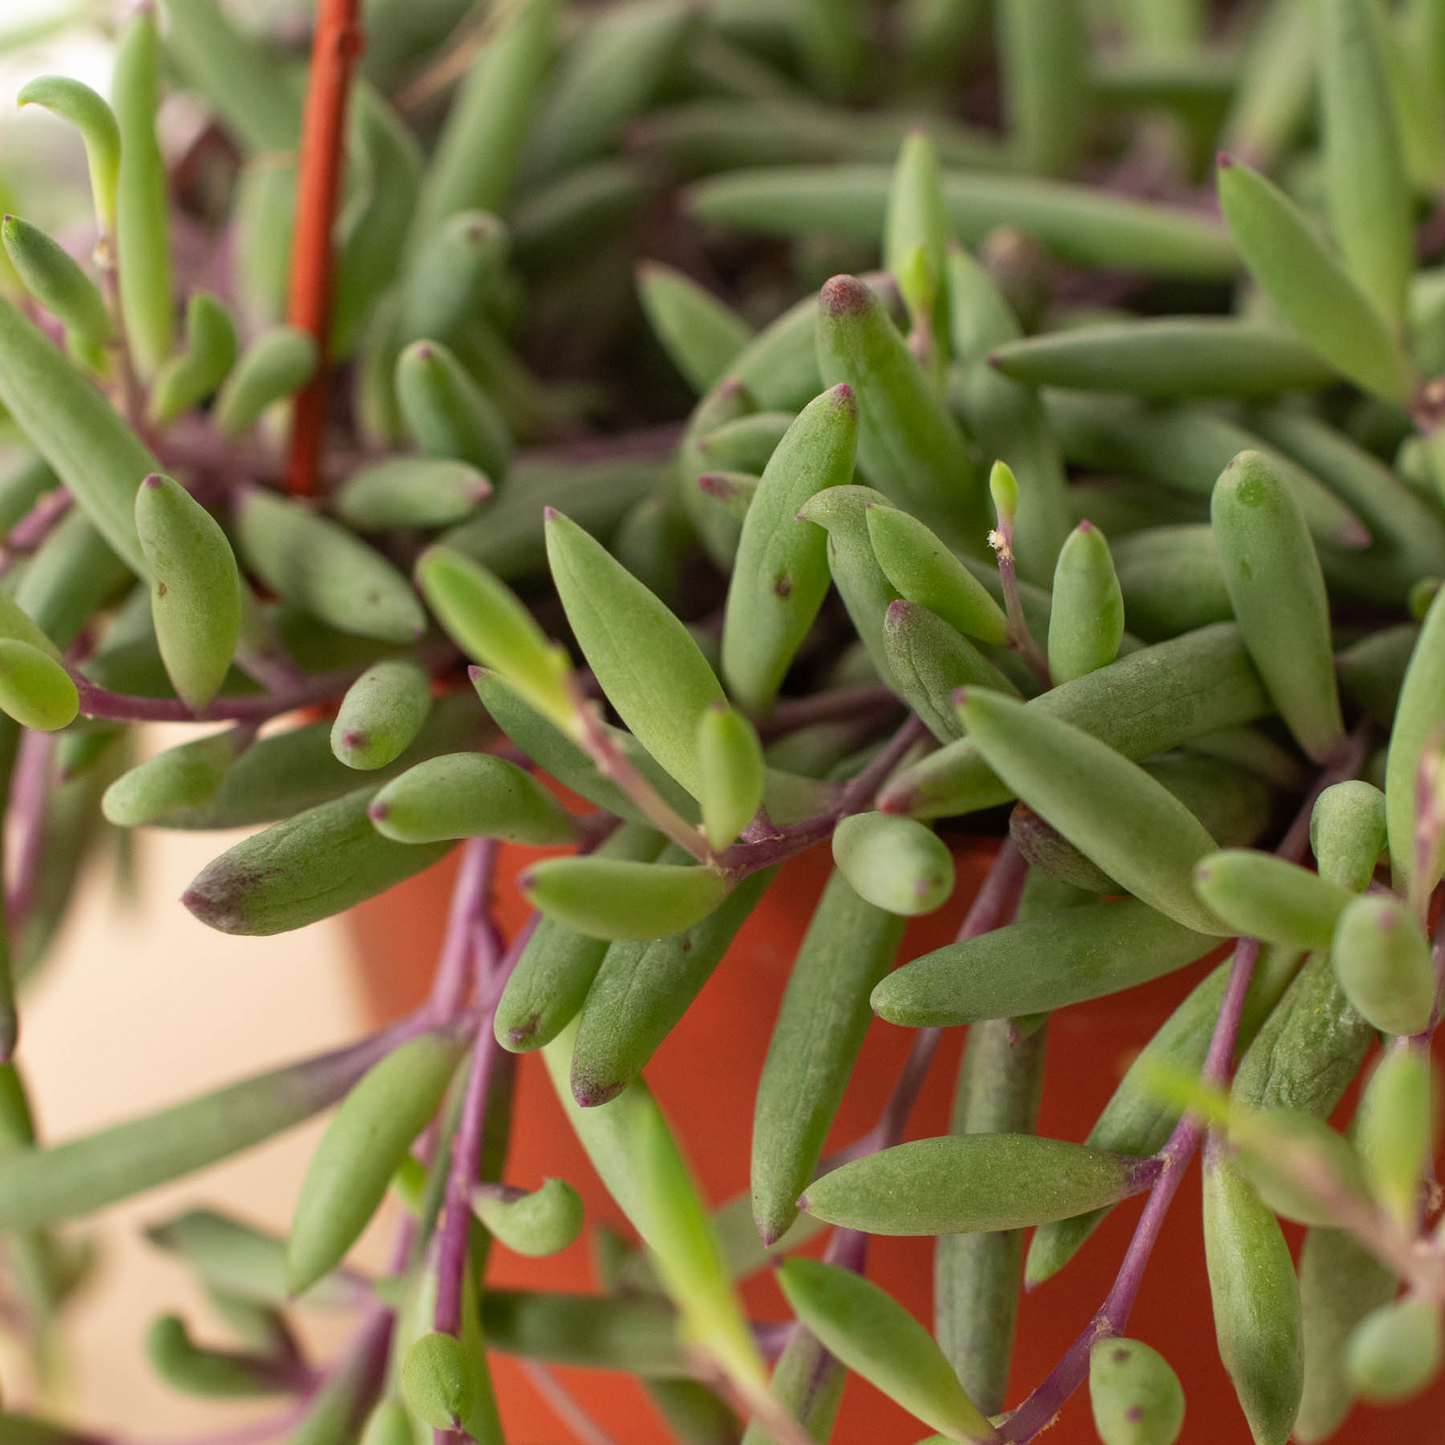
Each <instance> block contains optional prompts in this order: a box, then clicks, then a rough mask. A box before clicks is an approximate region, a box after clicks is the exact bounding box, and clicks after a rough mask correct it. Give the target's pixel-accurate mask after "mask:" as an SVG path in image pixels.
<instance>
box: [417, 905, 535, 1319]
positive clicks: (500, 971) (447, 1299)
mask: <svg viewBox="0 0 1445 1445" xmlns="http://www.w3.org/2000/svg"><path fill="white" fill-rule="evenodd" d="M537 921H538V915H537V914H535V913H534V914H533V915H532V917H531V918H529V919H528V920H527V922H526V923H525V924H524V925H523V927H522V930H521V932H520V933H518V934H517V936H516V938H515V939H514V940H513V941H512V946H511V947H510V948H509V949H508V950H507V952H506V954H505V955H504V956H503V958H502V959H501V960H500V962H496V963H494V964H493V965H492V967H491V968H490V969H489V970H488V973H489V975H490V977H488V978H486V979H484V980H483V987H484V988H485V989H486V990H487V992H488V994H489V998H488V1000H487V1002H486V1005H485V1007H484V1009H483V1012H482V1016H481V1018H480V1020H479V1021H478V1023H477V1041H476V1047H475V1049H474V1051H473V1054H472V1071H471V1073H470V1074H469V1075H468V1077H467V1092H466V1096H465V1097H464V1099H463V1100H462V1114H461V1121H460V1122H459V1124H458V1125H457V1135H456V1144H455V1147H454V1149H453V1151H452V1173H451V1179H450V1180H449V1181H448V1183H447V1198H446V1212H445V1214H444V1216H443V1219H442V1228H441V1236H440V1239H439V1241H438V1244H437V1302H436V1314H435V1316H434V1327H435V1328H436V1329H437V1330H440V1331H443V1332H445V1333H446V1334H452V1335H455V1334H459V1333H460V1331H461V1325H462V1278H463V1275H464V1273H465V1271H466V1266H467V1239H468V1235H469V1234H470V1231H471V1218H472V1206H471V1190H472V1184H473V1182H474V1181H475V1179H476V1174H477V1161H478V1160H479V1159H480V1158H481V1152H482V1132H483V1129H484V1128H485V1125H486V1120H487V1095H488V1093H489V1091H490V1088H491V1082H492V1073H493V1069H494V1067H495V1064H496V1057H497V1048H498V1045H497V1040H496V1037H495V1035H494V1034H493V1032H492V1018H493V1016H494V1015H495V1013H496V1009H497V998H498V997H499V996H500V993H501V989H502V985H503V984H505V983H506V981H507V979H508V978H509V977H510V976H511V973H512V970H513V969H514V968H515V967H516V966H517V960H518V959H519V958H520V957H521V956H522V950H523V949H524V948H526V946H527V943H528V941H529V940H530V939H531V937H532V933H533V931H534V930H535V929H536V926H537ZM484 936H485V937H487V938H488V939H490V936H491V934H490V930H487V931H486V932H485V935H484Z"/></svg>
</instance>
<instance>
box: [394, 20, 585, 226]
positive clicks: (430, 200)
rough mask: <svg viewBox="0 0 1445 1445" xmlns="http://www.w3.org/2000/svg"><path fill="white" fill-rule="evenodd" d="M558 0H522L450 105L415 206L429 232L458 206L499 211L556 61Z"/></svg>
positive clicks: (418, 223) (418, 219) (484, 49)
mask: <svg viewBox="0 0 1445 1445" xmlns="http://www.w3.org/2000/svg"><path fill="white" fill-rule="evenodd" d="M556 20H557V0H524V3H523V4H521V5H519V6H517V7H516V8H515V9H514V10H511V11H509V12H508V13H507V15H506V17H505V18H504V19H501V23H500V25H499V27H498V29H497V31H496V32H495V33H494V34H493V35H492V36H491V38H490V39H489V40H488V42H487V43H486V44H485V45H484V46H483V47H482V49H481V50H480V52H479V53H478V55H477V58H476V60H475V61H474V62H473V63H472V66H471V69H470V70H469V71H468V72H467V74H466V76H465V78H464V79H463V80H462V83H461V85H460V86H459V87H458V91H457V94H456V97H455V98H454V99H453V101H452V103H451V106H450V108H449V109H448V111H447V117H446V121H445V123H444V124H443V126H442V130H441V134H440V136H439V137H438V139H437V145H436V149H435V151H434V152H433V156H432V161H431V164H430V166H429V167H428V169H427V174H426V178H425V181H424V183H423V187H422V194H421V200H420V202H419V204H418V207H417V216H416V227H415V234H416V235H417V236H423V237H424V236H427V235H429V234H430V233H431V232H432V231H433V230H435V229H436V227H437V226H438V225H440V224H441V222H443V221H444V220H446V219H447V217H448V216H452V215H455V214H456V213H457V212H458V211H466V210H481V211H497V210H500V209H501V207H502V204H503V202H504V201H506V200H507V198H508V194H509V192H510V191H511V187H512V180H513V177H514V175H515V174H516V169H517V162H518V158H519V157H520V155H521V150H522V146H523V145H524V144H525V142H526V139H527V134H528V131H529V129H530V127H531V122H532V116H533V114H534V112H535V109H536V105H537V102H538V100H539V99H540V97H541V94H542V77H543V74H544V73H545V71H546V69H547V67H548V65H549V64H550V63H551V60H552V51H553V45H554V41H555V35H554V32H555V28H556Z"/></svg>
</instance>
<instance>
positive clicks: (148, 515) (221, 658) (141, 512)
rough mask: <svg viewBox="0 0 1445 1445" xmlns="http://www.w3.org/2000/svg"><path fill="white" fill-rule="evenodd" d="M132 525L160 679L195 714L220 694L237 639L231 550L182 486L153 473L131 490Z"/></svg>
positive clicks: (236, 578) (236, 582)
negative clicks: (145, 579) (162, 669)
mask: <svg viewBox="0 0 1445 1445" xmlns="http://www.w3.org/2000/svg"><path fill="white" fill-rule="evenodd" d="M272 505H279V504H276V503H273V504H272ZM135 525H136V533H137V535H138V536H139V537H140V544H141V547H142V548H143V549H144V551H145V555H146V560H147V562H149V563H150V576H151V579H152V580H151V617H152V619H153V620H154V622H155V630H156V642H157V644H158V645H159V647H160V653H161V658H162V660H163V661H164V662H165V665H166V673H167V675H168V676H169V677H170V680H171V682H172V683H173V684H174V686H175V689H176V693H177V695H178V696H179V697H180V698H181V700H182V701H183V702H185V704H186V705H187V706H188V707H190V708H202V707H204V706H205V705H206V704H207V703H208V702H210V701H211V699H212V698H213V697H215V695H216V693H217V692H218V691H219V690H220V687H221V683H222V681H223V680H224V679H225V676H226V673H227V672H228V671H229V670H230V666H231V659H232V657H233V656H234V654H235V651H236V643H237V641H238V640H239V638H240V635H241V578H240V574H239V572H238V571H237V570H236V558H235V556H234V554H233V553H232V551H231V544H230V543H229V542H228V541H227V540H226V534H225V533H224V532H223V531H222V530H221V528H220V524H219V523H218V522H217V521H216V519H215V518H214V517H212V516H211V514H210V513H209V512H208V511H206V509H205V508H204V507H203V506H201V504H200V503H199V502H197V501H196V500H195V499H194V498H193V497H192V496H191V495H190V493H189V492H187V491H186V490H185V488H184V487H182V486H180V485H179V484H178V483H176V482H173V481H172V480H171V479H170V478H169V477H163V476H159V475H157V474H152V475H151V476H148V477H147V478H146V479H145V481H144V482H142V483H141V485H140V488H139V490H138V491H137V492H136V497H135Z"/></svg>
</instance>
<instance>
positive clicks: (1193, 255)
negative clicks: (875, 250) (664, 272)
mask: <svg viewBox="0 0 1445 1445" xmlns="http://www.w3.org/2000/svg"><path fill="white" fill-rule="evenodd" d="M890 183H891V174H890V171H889V169H888V167H887V166H877V165H828V166H769V167H767V168H766V169H763V170H751V171H733V172H732V173H730V174H729V175H726V176H715V177H713V178H711V179H709V180H707V181H704V182H702V183H701V184H698V185H696V186H694V187H693V188H692V191H691V193H690V195H689V197H688V200H689V204H690V209H691V210H692V213H693V214H694V215H696V216H699V217H701V218H703V219H705V220H709V221H714V222H720V223H722V224H724V225H730V226H736V227H738V228H740V229H744V230H751V231H762V232H765V233H768V234H772V235H785V236H787V235H798V234H817V233H818V232H820V231H821V232H824V233H827V234H830V235H834V236H840V237H848V238H850V239H854V240H861V241H864V242H866V243H867V244H869V245H877V243H878V235H879V232H880V231H881V229H882V226H883V218H884V214H885V212H886V209H887V204H888V191H889V186H890ZM943 198H944V202H945V204H946V205H947V207H948V216H949V220H950V221H951V222H952V224H953V229H954V231H955V233H956V234H957V236H958V238H959V240H960V241H962V242H963V243H964V244H965V245H973V244H975V243H976V242H979V241H982V240H983V239H984V238H985V237H986V236H987V235H988V234H989V233H990V232H991V231H993V230H994V229H995V228H996V227H999V226H1016V227H1018V228H1019V229H1020V230H1022V231H1024V232H1026V233H1027V234H1029V235H1031V236H1034V237H1036V238H1037V239H1038V240H1039V241H1040V242H1041V243H1042V244H1043V245H1044V246H1046V247H1047V248H1048V249H1049V250H1050V251H1051V252H1053V253H1054V254H1056V255H1058V256H1060V257H1062V258H1064V259H1066V260H1072V261H1076V262H1078V263H1079V264H1081V265H1084V266H1089V267H1103V268H1109V269H1118V268H1123V269H1125V270H1134V269H1137V270H1140V271H1143V272H1145V273H1147V274H1149V275H1157V276H1190V277H1194V278H1196V279H1204V278H1209V279H1225V278H1228V277H1232V276H1233V275H1234V274H1235V272H1236V271H1237V270H1238V268H1239V257H1238V255H1237V254H1236V252H1235V249H1234V247H1233V245H1232V244H1231V243H1230V239H1229V234H1228V233H1227V232H1226V231H1225V230H1224V229H1223V227H1221V226H1220V225H1219V224H1218V223H1217V222H1215V221H1211V220H1207V219H1206V218H1204V217H1202V216H1200V215H1198V214H1197V213H1195V212H1189V211H1185V210H1183V209H1182V208H1180V207H1178V206H1165V205H1159V204H1157V203H1154V202H1145V201H1139V200H1135V199H1133V198H1132V197H1123V196H1118V195H1113V194H1110V193H1108V192H1106V191H1103V190H1102V189H1101V188H1100V187H1098V186H1082V185H1066V184H1064V183H1062V182H1058V181H1046V180H1040V179H1036V178H1034V177H1032V176H1018V175H990V174H988V173H987V172H985V171H982V170H967V171H954V172H952V173H951V174H949V175H946V176H945V177H944V181H943Z"/></svg>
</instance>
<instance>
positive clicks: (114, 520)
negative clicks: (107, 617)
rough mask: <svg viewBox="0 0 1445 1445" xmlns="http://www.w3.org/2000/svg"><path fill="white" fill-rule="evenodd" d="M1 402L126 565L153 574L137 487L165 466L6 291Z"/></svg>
mask: <svg viewBox="0 0 1445 1445" xmlns="http://www.w3.org/2000/svg"><path fill="white" fill-rule="evenodd" d="M0 403H3V404H4V406H5V409H6V410H7V411H8V412H9V413H10V415H11V417H12V418H13V419H14V420H15V422H16V424H17V425H18V426H19V427H20V429H21V430H22V431H23V432H24V433H25V435H26V436H27V437H28V438H29V439H30V442H31V444H32V445H33V446H34V447H35V450H36V451H38V452H39V453H40V455H41V456H43V457H44V458H45V460H46V461H47V462H49V463H50V465H51V467H52V468H53V470H54V471H55V474H56V476H58V477H59V478H60V480H61V481H62V482H63V483H64V484H65V485H66V486H67V487H68V488H69V489H70V491H71V494H72V495H73V496H74V497H75V500H76V501H77V502H78V503H79V504H80V507H81V509H82V510H83V511H84V512H85V514H86V515H87V516H88V517H89V518H90V520H91V521H92V522H93V523H94V524H95V526H96V527H97V528H98V529H99V530H100V532H101V533H102V534H103V535H104V537H105V540H106V541H107V542H108V543H109V544H110V546H111V547H113V548H114V549H115V551H116V553H117V554H118V555H119V556H120V557H121V559H122V560H123V561H124V562H125V563H126V565H127V566H128V567H130V568H131V570H132V571H133V572H135V574H136V575H137V576H138V577H146V576H149V569H148V567H147V564H146V559H145V553H144V552H143V551H142V550H141V545H140V540H139V538H138V537H137V536H136V530H135V489H136V488H137V487H138V486H139V485H140V484H141V480H142V479H143V478H144V477H145V476H147V475H148V474H149V473H151V472H155V471H158V470H159V468H160V464H159V463H158V462H157V461H156V459H155V457H154V456H152V455H151V452H150V450H149V448H147V447H146V446H145V444H144V443H143V442H142V441H141V440H140V438H139V437H137V436H136V434H135V433H134V432H133V431H132V430H131V429H130V428H129V427H128V426H127V425H126V424H125V422H124V421H123V420H122V419H121V418H120V417H119V416H118V415H117V414H116V413H115V411H114V410H113V409H112V408H111V406H110V404H109V403H108V402H107V401H106V399H105V397H103V396H102V395H101V394H100V392H99V391H97V390H96V388H95V387H94V386H93V385H92V384H91V382H90V381H89V380H88V379H87V378H86V377H84V376H82V375H81V373H80V372H79V371H77V370H76V369H75V367H74V366H72V365H71V364H70V362H69V361H68V360H67V359H66V358H65V357H64V356H62V355H61V353H60V352H59V351H58V350H57V349H56V348H55V347H54V346H52V345H51V343H50V342H49V340H47V339H46V338H45V337H44V336H42V335H41V334H40V332H39V331H37V330H36V329H35V327H33V326H32V325H31V324H30V323H29V322H28V321H26V320H25V318H24V317H23V316H22V315H21V313H20V311H19V310H18V309H17V308H16V307H15V305H14V304H13V303H12V302H10V301H8V300H6V299H5V298H4V297H0ZM53 540H54V539H53V538H52V541H53Z"/></svg>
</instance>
